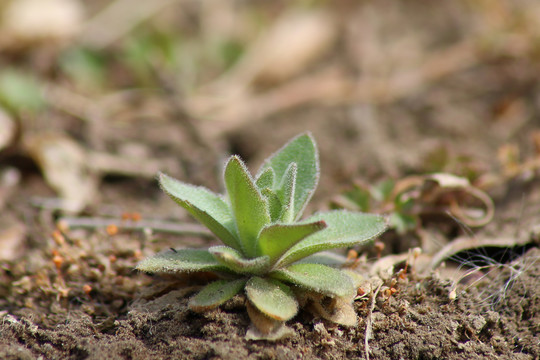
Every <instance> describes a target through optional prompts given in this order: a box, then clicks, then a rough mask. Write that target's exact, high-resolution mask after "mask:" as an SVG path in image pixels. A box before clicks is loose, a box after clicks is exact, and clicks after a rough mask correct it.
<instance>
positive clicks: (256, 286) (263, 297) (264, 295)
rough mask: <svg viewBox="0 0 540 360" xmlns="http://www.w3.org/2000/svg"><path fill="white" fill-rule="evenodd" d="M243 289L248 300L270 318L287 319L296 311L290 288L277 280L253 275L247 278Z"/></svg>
mask: <svg viewBox="0 0 540 360" xmlns="http://www.w3.org/2000/svg"><path fill="white" fill-rule="evenodd" d="M245 289H246V295H247V297H248V299H249V301H251V303H252V304H253V305H254V306H255V307H256V308H257V309H258V310H259V311H261V312H262V313H263V314H265V315H266V316H268V317H270V318H272V319H275V320H279V321H287V320H289V319H291V318H292V317H293V316H294V315H296V313H297V312H298V302H297V301H296V298H295V296H294V294H293V292H292V290H291V289H290V288H289V287H288V286H287V285H285V284H283V283H282V282H280V281H278V280H274V279H265V278H261V277H258V276H254V277H252V278H250V279H249V280H248V282H247V284H246V288H245Z"/></svg>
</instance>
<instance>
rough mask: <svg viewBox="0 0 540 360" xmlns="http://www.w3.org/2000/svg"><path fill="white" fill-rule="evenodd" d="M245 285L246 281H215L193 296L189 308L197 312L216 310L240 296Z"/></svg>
mask: <svg viewBox="0 0 540 360" xmlns="http://www.w3.org/2000/svg"><path fill="white" fill-rule="evenodd" d="M245 284H246V279H238V280H217V281H214V282H212V283H210V284H208V285H206V286H205V287H204V288H203V289H202V290H201V291H199V292H198V293H197V294H196V295H195V296H193V297H192V298H191V299H190V300H189V305H188V306H189V308H190V309H191V310H193V311H197V312H200V311H205V310H209V309H212V308H215V307H217V306H219V305H221V304H223V303H224V302H225V301H227V300H229V299H231V298H232V297H233V296H234V295H236V294H238V293H239V292H240V291H241V290H242V289H243V288H244V285H245Z"/></svg>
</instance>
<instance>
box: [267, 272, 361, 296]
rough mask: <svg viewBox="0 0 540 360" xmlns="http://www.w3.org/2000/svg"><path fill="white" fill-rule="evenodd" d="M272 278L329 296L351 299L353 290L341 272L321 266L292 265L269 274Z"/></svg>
mask: <svg viewBox="0 0 540 360" xmlns="http://www.w3.org/2000/svg"><path fill="white" fill-rule="evenodd" d="M270 276H272V277H273V278H276V279H279V280H283V281H285V282H289V283H292V284H295V285H298V286H300V287H303V288H305V289H308V290H313V291H316V292H318V293H322V294H325V295H329V296H339V297H345V296H346V297H351V298H352V297H353V296H354V293H355V288H354V284H353V281H352V280H351V278H350V277H349V276H348V275H347V274H345V273H344V272H343V271H341V270H338V269H335V268H332V267H329V266H326V265H321V264H293V265H290V266H288V267H287V268H285V269H280V270H276V271H273V272H271V273H270Z"/></svg>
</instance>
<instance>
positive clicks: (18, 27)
mask: <svg viewBox="0 0 540 360" xmlns="http://www.w3.org/2000/svg"><path fill="white" fill-rule="evenodd" d="M83 13H84V8H83V5H82V3H81V2H80V1H78V0H13V1H11V2H10V3H9V4H8V6H7V7H6V9H5V11H4V16H3V18H2V20H1V24H2V25H1V27H2V31H1V32H2V34H3V40H4V41H8V42H9V43H11V44H12V45H16V46H21V43H23V44H33V43H36V42H41V41H48V40H60V41H61V40H66V39H69V38H72V37H73V36H74V35H75V34H77V32H78V31H79V28H80V26H81V23H82V21H83Z"/></svg>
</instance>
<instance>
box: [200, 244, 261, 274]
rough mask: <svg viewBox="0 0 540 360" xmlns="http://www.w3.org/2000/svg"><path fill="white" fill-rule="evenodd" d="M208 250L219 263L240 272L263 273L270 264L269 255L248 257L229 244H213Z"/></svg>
mask: <svg viewBox="0 0 540 360" xmlns="http://www.w3.org/2000/svg"><path fill="white" fill-rule="evenodd" d="M208 252H210V253H211V254H212V255H213V256H214V258H215V259H216V260H217V261H218V262H219V263H221V264H222V265H224V266H226V267H228V268H229V269H231V270H232V271H234V272H236V273H240V274H263V273H265V272H266V270H267V269H268V267H269V266H270V261H269V257H268V256H260V257H257V258H254V259H246V258H244V257H243V256H242V253H240V252H239V251H237V250H235V249H233V248H231V247H228V246H213V247H211V248H209V249H208Z"/></svg>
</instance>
